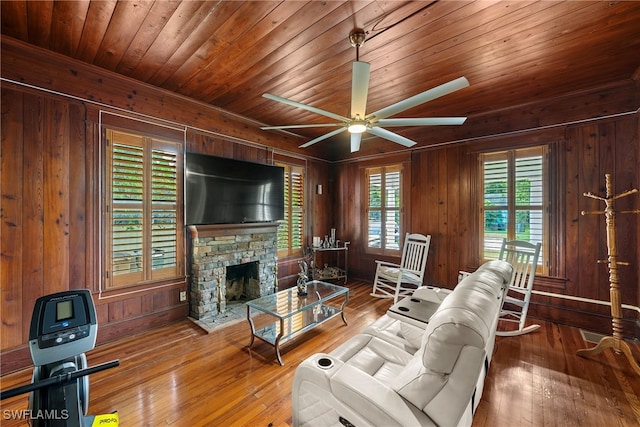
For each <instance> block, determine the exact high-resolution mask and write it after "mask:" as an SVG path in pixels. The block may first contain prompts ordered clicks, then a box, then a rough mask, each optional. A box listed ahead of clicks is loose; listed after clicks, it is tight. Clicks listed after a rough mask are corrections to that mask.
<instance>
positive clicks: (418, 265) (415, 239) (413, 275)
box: [371, 233, 431, 304]
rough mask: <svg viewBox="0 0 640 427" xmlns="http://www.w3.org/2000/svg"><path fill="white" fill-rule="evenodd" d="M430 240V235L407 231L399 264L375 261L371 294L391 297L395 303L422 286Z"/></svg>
mask: <svg viewBox="0 0 640 427" xmlns="http://www.w3.org/2000/svg"><path fill="white" fill-rule="evenodd" d="M430 242H431V236H430V235H427V236H425V235H422V234H417V233H415V234H409V233H407V234H406V235H405V238H404V248H403V249H402V258H401V260H400V264H394V263H390V262H386V261H376V264H377V266H376V277H375V279H374V280H373V292H372V293H371V296H374V297H378V298H393V303H394V304H395V303H397V302H398V298H400V297H405V296H409V295H411V294H413V291H415V290H416V289H417V288H418V287H419V286H422V279H423V277H424V270H425V268H426V266H427V255H428V254H429V243H430Z"/></svg>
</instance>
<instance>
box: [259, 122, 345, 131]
mask: <svg viewBox="0 0 640 427" xmlns="http://www.w3.org/2000/svg"><path fill="white" fill-rule="evenodd" d="M335 126H344V123H313V124H308V125H282V126H262V127H261V128H260V129H262V130H272V129H295V128H325V127H335Z"/></svg>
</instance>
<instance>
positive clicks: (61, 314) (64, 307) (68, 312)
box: [56, 301, 73, 322]
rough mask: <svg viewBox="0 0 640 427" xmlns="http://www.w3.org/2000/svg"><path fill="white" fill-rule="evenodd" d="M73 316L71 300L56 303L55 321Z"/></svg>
mask: <svg viewBox="0 0 640 427" xmlns="http://www.w3.org/2000/svg"><path fill="white" fill-rule="evenodd" d="M72 317H73V301H61V302H59V303H57V304H56V322H61V321H63V320H69V319H71V318H72Z"/></svg>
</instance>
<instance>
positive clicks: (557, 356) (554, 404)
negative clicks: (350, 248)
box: [0, 282, 640, 427]
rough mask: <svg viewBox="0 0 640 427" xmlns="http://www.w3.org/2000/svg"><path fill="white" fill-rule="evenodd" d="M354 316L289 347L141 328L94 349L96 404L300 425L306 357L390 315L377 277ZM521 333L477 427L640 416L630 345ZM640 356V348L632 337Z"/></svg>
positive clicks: (243, 326)
mask: <svg viewBox="0 0 640 427" xmlns="http://www.w3.org/2000/svg"><path fill="white" fill-rule="evenodd" d="M349 288H350V289H351V297H350V300H349V305H348V306H347V307H346V318H347V320H348V322H349V326H345V325H344V324H343V323H342V320H341V319H340V318H339V317H338V318H334V319H332V320H331V321H329V322H327V323H326V324H324V325H321V326H320V327H318V328H316V329H314V330H312V331H310V332H308V333H307V334H306V335H303V336H301V337H300V338H298V339H297V340H294V341H293V342H291V343H289V344H287V345H285V346H284V347H283V348H282V358H283V361H284V363H285V366H280V365H278V363H277V362H276V360H275V356H274V351H273V348H272V347H271V346H269V345H267V344H266V343H263V342H261V341H256V343H254V346H253V348H252V349H251V350H248V349H247V348H246V345H247V344H248V342H249V326H248V323H247V322H245V321H241V322H239V323H236V324H232V325H229V326H227V327H224V328H222V329H219V330H217V331H214V332H213V333H211V334H207V333H205V332H204V331H203V330H202V329H200V328H199V327H198V326H197V325H195V324H194V323H192V322H191V321H189V320H188V319H185V320H183V321H180V322H177V323H174V324H172V325H170V326H166V327H162V328H158V329H155V330H152V331H149V332H146V333H144V334H140V335H138V336H133V337H128V338H124V339H122V340H119V341H116V342H112V343H109V344H105V345H102V346H100V347H98V348H96V349H94V350H92V351H90V352H89V353H88V354H87V357H88V360H89V365H90V366H93V365H95V364H98V363H102V362H107V361H110V360H113V359H119V360H120V366H119V367H117V368H114V369H111V370H108V371H104V372H100V373H97V374H94V375H92V376H91V378H90V381H91V395H90V405H89V412H90V413H91V414H97V413H109V412H112V411H116V410H117V411H118V413H119V416H120V421H121V422H120V425H122V426H160V425H174V426H204V425H226V426H231V425H233V426H268V425H269V424H272V425H273V426H288V425H291V424H292V419H291V384H292V381H293V376H294V373H295V369H296V366H297V365H298V364H299V363H300V362H301V361H302V360H304V359H305V358H306V357H308V356H309V355H311V354H313V353H317V352H326V351H330V350H331V349H333V348H335V347H336V346H337V345H339V344H340V343H341V342H343V341H344V340H346V339H347V338H349V337H350V336H353V335H355V334H357V333H358V332H359V331H360V330H361V329H362V328H364V327H365V326H366V325H367V324H369V323H371V322H372V321H374V320H375V319H376V318H377V317H379V316H381V315H382V314H384V312H385V311H386V309H387V308H388V307H389V305H390V301H389V300H380V299H376V298H372V297H370V296H369V292H370V285H368V284H366V283H364V282H351V283H349ZM541 325H542V327H541V328H540V329H539V330H538V331H536V332H533V333H531V334H529V335H525V336H521V337H498V338H497V340H496V347H495V353H494V356H493V359H492V364H491V368H490V371H489V375H488V377H487V380H486V382H485V389H484V392H483V396H482V400H481V402H480V405H479V407H478V410H477V412H476V415H475V417H474V424H473V425H474V426H475V427H489V426H491V427H495V426H510V427H511V426H556V425H567V426H572V425H576V426H578V425H579V426H581V427H588V426H594V427H595V426H598V427H600V426H633V425H640V398H639V397H640V377H638V376H637V375H635V374H634V373H633V371H632V370H631V368H630V366H629V365H628V363H627V361H626V359H625V358H624V356H622V355H616V354H615V353H614V352H613V351H611V350H607V351H605V352H603V353H601V354H600V355H598V356H596V357H592V358H583V357H579V356H577V355H576V354H575V353H576V350H577V349H580V348H589V347H592V344H588V343H585V342H584V341H583V339H582V336H581V334H580V331H579V330H578V329H575V328H570V327H567V326H560V325H556V324H552V323H545V322H542V323H541ZM629 344H630V345H631V347H632V351H633V352H634V354H635V355H636V358H638V357H639V356H640V346H639V345H638V343H636V342H629ZM30 378H31V370H30V369H27V370H23V371H19V372H15V373H11V374H8V375H5V376H3V377H2V378H1V380H2V384H1V387H2V389H3V390H5V389H8V388H11V387H14V386H17V385H22V384H26V383H28V382H29V381H30ZM26 408H27V396H26V395H22V396H17V397H14V398H11V399H6V400H5V401H3V402H2V419H1V420H0V424H2V425H3V426H18V425H26V423H24V422H20V421H18V420H11V419H7V418H10V416H8V415H9V414H10V412H8V411H12V410H13V411H17V410H21V409H26Z"/></svg>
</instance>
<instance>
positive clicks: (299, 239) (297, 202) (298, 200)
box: [276, 163, 304, 256]
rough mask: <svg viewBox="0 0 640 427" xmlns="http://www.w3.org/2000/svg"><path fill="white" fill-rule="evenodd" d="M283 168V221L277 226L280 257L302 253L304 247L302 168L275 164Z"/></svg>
mask: <svg viewBox="0 0 640 427" xmlns="http://www.w3.org/2000/svg"><path fill="white" fill-rule="evenodd" d="M276 165H278V166H281V167H283V168H284V205H285V206H284V221H282V222H281V223H280V225H279V226H278V252H279V255H280V256H291V255H296V254H301V253H302V248H303V246H304V168H302V167H301V166H295V165H290V164H286V163H276Z"/></svg>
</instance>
